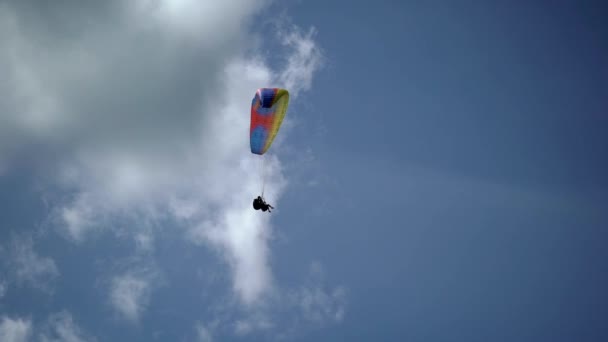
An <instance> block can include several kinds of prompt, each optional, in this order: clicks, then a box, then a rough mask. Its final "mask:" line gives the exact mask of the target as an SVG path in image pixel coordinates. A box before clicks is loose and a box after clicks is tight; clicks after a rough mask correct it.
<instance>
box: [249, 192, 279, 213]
mask: <svg viewBox="0 0 608 342" xmlns="http://www.w3.org/2000/svg"><path fill="white" fill-rule="evenodd" d="M253 209H255V210H260V209H261V210H262V211H268V212H270V209H274V207H273V206H271V205H270V204H268V203H266V202H265V201H264V199H263V198H262V196H258V198H256V199H254V200H253Z"/></svg>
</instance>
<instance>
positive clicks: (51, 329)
mask: <svg viewBox="0 0 608 342" xmlns="http://www.w3.org/2000/svg"><path fill="white" fill-rule="evenodd" d="M39 340H40V342H92V341H95V338H92V337H90V336H88V335H87V334H86V333H85V332H83V331H82V329H81V328H80V327H79V326H78V325H77V324H76V322H75V321H74V318H73V317H72V315H71V314H70V313H69V312H67V311H62V312H58V313H55V314H52V315H51V316H50V317H49V318H48V322H47V323H46V327H45V328H44V331H43V332H42V333H40V335H39Z"/></svg>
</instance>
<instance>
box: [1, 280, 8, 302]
mask: <svg viewBox="0 0 608 342" xmlns="http://www.w3.org/2000/svg"><path fill="white" fill-rule="evenodd" d="M6 290H7V285H6V282H5V281H3V280H0V299H2V297H4V295H5V294H6Z"/></svg>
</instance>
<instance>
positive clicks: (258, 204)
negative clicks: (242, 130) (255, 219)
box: [249, 88, 289, 212]
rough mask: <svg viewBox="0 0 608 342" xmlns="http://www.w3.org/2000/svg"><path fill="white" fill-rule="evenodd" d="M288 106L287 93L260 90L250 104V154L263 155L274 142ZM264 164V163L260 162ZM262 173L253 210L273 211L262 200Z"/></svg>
mask: <svg viewBox="0 0 608 342" xmlns="http://www.w3.org/2000/svg"><path fill="white" fill-rule="evenodd" d="M288 105H289V92H288V91H287V90H286V89H281V88H260V89H258V90H257V91H256V93H255V96H254V97H253V100H252V102H251V126H250V128H249V142H250V147H251V153H253V154H258V155H261V156H262V158H264V154H265V153H266V151H268V149H269V148H270V146H271V145H272V142H273V141H274V138H275V137H276V135H277V133H278V132H279V128H280V127H281V123H282V122H283V118H284V117H285V114H286V113H287V106H288ZM262 162H264V161H262ZM265 180H266V179H265V177H264V172H263V171H262V195H261V196H258V197H257V198H256V199H254V200H253V208H254V209H255V210H260V209H261V210H262V211H268V212H270V209H274V208H273V207H272V206H271V205H270V204H267V203H266V201H265V200H264V185H265Z"/></svg>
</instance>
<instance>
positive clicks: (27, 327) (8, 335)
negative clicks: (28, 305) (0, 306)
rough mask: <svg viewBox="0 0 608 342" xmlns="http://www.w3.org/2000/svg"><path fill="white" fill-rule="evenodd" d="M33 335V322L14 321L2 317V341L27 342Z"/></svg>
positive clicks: (0, 325) (0, 322) (0, 326)
mask: <svg viewBox="0 0 608 342" xmlns="http://www.w3.org/2000/svg"><path fill="white" fill-rule="evenodd" d="M31 333H32V322H31V321H30V320H29V319H22V318H16V319H12V318H9V317H7V316H2V319H1V320H0V341H2V342H25V341H27V340H28V338H29V336H30V335H31Z"/></svg>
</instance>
